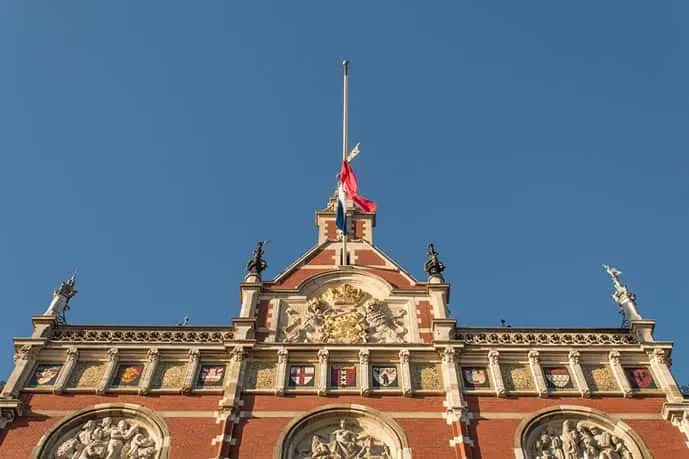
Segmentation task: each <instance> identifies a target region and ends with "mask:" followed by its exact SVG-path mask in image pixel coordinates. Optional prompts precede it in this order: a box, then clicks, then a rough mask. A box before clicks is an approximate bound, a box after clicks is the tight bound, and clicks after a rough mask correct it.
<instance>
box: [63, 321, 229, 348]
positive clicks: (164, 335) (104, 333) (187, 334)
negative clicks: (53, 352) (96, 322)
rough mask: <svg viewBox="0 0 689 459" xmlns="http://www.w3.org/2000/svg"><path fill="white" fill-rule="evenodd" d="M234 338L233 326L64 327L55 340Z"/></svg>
mask: <svg viewBox="0 0 689 459" xmlns="http://www.w3.org/2000/svg"><path fill="white" fill-rule="evenodd" d="M233 339H234V331H233V329H232V327H189V326H185V327H127V328H120V327H94V326H88V325H86V326H63V327H57V328H56V329H55V330H53V332H52V335H51V337H50V340H51V341H54V342H64V343H94V344H112V343H142V344H161V343H179V344H223V343H225V342H227V341H232V340H233Z"/></svg>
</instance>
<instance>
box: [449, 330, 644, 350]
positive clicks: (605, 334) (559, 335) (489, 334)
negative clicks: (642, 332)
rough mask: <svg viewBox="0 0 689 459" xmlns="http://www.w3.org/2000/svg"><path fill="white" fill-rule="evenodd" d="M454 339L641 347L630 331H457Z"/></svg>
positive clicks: (501, 343) (509, 343)
mask: <svg viewBox="0 0 689 459" xmlns="http://www.w3.org/2000/svg"><path fill="white" fill-rule="evenodd" d="M455 339H456V340H457V341H460V342H462V343H464V344H473V345H499V346H505V345H517V346H524V345H529V346H533V345H536V346H574V345H582V346H610V345H625V344H639V342H638V340H637V339H636V337H635V336H634V335H633V334H632V333H630V332H629V330H627V329H620V328H613V329H596V328H512V327H509V328H503V327H501V328H467V327H462V328H457V330H456V333H455Z"/></svg>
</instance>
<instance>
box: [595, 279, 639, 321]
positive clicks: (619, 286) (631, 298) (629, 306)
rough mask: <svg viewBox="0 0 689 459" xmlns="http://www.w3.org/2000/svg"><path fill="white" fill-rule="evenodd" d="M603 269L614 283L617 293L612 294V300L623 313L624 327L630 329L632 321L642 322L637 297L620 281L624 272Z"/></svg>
mask: <svg viewBox="0 0 689 459" xmlns="http://www.w3.org/2000/svg"><path fill="white" fill-rule="evenodd" d="M603 269H605V271H606V272H607V273H608V275H609V276H610V279H612V283H613V285H614V286H615V291H614V292H613V293H612V298H613V300H615V303H617V305H618V306H619V307H620V310H621V313H622V314H623V315H624V320H623V322H622V325H623V326H624V327H628V326H629V325H630V324H631V321H632V320H641V319H642V317H641V315H640V314H639V310H638V308H637V306H636V295H635V294H634V293H632V292H630V291H629V289H628V288H627V286H626V285H624V284H623V283H622V281H621V280H620V275H621V274H622V271H620V270H619V269H617V268H613V267H612V266H608V265H603Z"/></svg>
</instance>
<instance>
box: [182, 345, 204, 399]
mask: <svg viewBox="0 0 689 459" xmlns="http://www.w3.org/2000/svg"><path fill="white" fill-rule="evenodd" d="M188 355H189V357H188V359H187V372H186V373H185V374H184V383H183V384H182V393H183V394H188V393H190V392H191V391H192V390H193V389H194V379H195V378H196V373H197V372H198V370H199V358H200V357H201V351H199V349H198V348H196V347H192V348H191V349H189V354H188Z"/></svg>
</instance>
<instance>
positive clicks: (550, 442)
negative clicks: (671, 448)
mask: <svg viewBox="0 0 689 459" xmlns="http://www.w3.org/2000/svg"><path fill="white" fill-rule="evenodd" d="M514 451H515V457H516V459H541V458H551V457H555V458H559V457H565V458H568V459H570V458H577V459H587V458H599V457H600V458H609V459H653V455H652V454H651V452H650V451H649V450H648V448H647V447H646V445H644V443H643V441H642V440H641V438H640V437H639V435H637V433H636V432H634V431H633V430H632V428H631V427H629V426H628V425H627V424H625V423H624V422H622V421H621V420H619V419H616V418H614V417H612V416H609V415H607V414H606V413H604V412H602V411H599V410H596V409H593V408H588V407H584V406H577V405H558V406H553V407H548V408H545V409H542V410H538V411H536V412H534V413H533V414H531V415H530V416H527V417H526V418H525V419H523V420H522V422H521V423H520V424H519V426H518V427H517V430H516V432H515V434H514Z"/></svg>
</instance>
